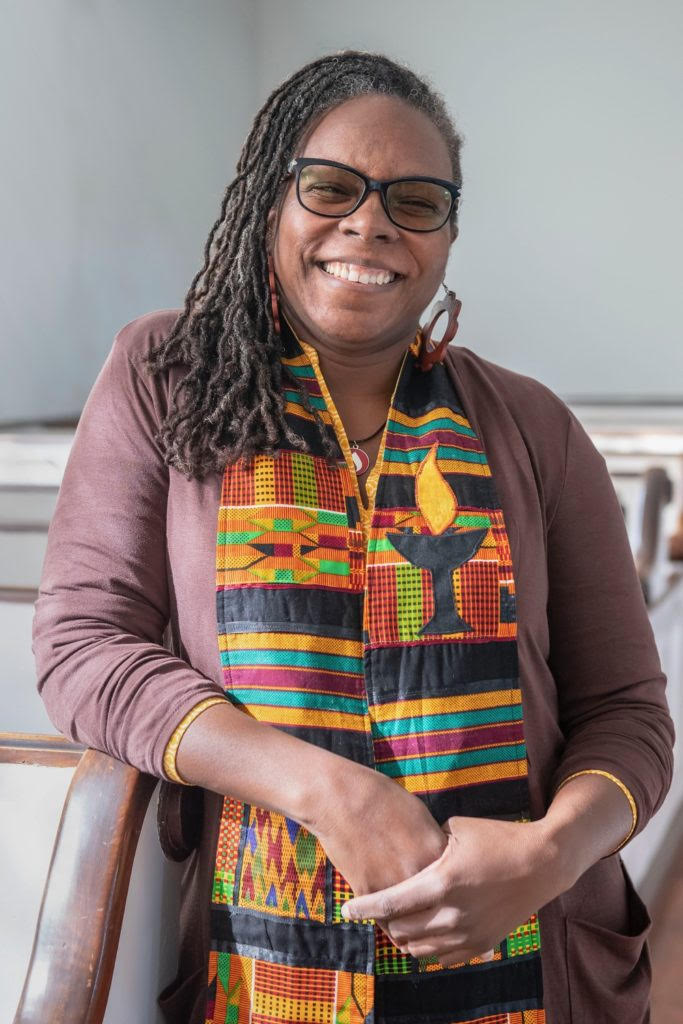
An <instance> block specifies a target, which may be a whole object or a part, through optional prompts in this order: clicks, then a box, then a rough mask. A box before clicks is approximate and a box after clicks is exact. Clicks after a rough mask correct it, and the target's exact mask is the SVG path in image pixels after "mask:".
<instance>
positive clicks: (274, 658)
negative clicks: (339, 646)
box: [221, 648, 363, 675]
mask: <svg viewBox="0 0 683 1024" xmlns="http://www.w3.org/2000/svg"><path fill="white" fill-rule="evenodd" d="M221 664H222V665H253V666H255V667H256V666H258V665H281V666H283V667H285V668H322V669H326V670H328V671H332V672H335V671H336V672H354V673H356V674H358V675H360V674H362V672H363V659H362V658H350V657H347V656H345V655H342V654H324V653H319V652H316V651H285V650H267V649H263V648H251V649H247V650H244V651H221Z"/></svg>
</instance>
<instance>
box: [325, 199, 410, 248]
mask: <svg viewBox="0 0 683 1024" xmlns="http://www.w3.org/2000/svg"><path fill="white" fill-rule="evenodd" d="M339 230H340V231H342V232H343V233H344V234H345V235H352V236H354V237H356V238H362V239H363V240H364V241H371V240H376V239H379V240H380V241H385V242H391V241H394V240H395V239H396V238H398V237H399V232H398V228H397V227H396V225H395V224H392V222H391V221H390V220H389V218H388V217H387V214H386V210H385V209H384V206H383V204H382V197H381V195H380V193H379V192H378V191H376V190H373V191H370V192H368V193H367V195H366V196H365V198H364V199H363V202H362V203H361V204H360V206H359V207H358V208H357V209H356V210H354V211H353V213H350V214H349V215H348V216H347V217H342V218H341V219H340V221H339Z"/></svg>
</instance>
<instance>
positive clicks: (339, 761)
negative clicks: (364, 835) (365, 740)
mask: <svg viewBox="0 0 683 1024" xmlns="http://www.w3.org/2000/svg"><path fill="white" fill-rule="evenodd" d="M316 749H317V750H318V754H319V757H318V758H317V759H316V762H317V763H316V762H314V763H312V764H311V774H310V783H309V785H307V786H306V789H305V792H303V793H302V795H301V798H300V800H299V808H298V809H299V816H298V817H297V819H296V820H297V821H299V822H301V824H302V825H303V826H304V828H306V829H308V831H309V832H312V833H313V834H314V835H316V836H318V838H321V837H323V836H325V835H328V834H330V833H331V832H332V831H333V830H334V829H335V828H339V820H340V811H341V809H342V808H343V817H344V819H345V820H348V818H349V817H351V818H352V820H354V821H362V820H363V808H364V807H365V806H366V803H365V801H366V799H367V794H369V790H370V784H371V783H375V784H377V783H378V782H379V781H380V779H381V778H383V776H380V775H379V774H378V773H377V772H375V771H373V770H372V769H370V768H366V767H365V766H364V765H361V764H358V763H357V762H355V761H351V760H349V759H348V758H345V757H341V756H339V755H338V754H333V753H331V752H330V751H326V750H322V749H318V748H316ZM375 795H376V793H375Z"/></svg>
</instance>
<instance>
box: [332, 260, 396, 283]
mask: <svg viewBox="0 0 683 1024" xmlns="http://www.w3.org/2000/svg"><path fill="white" fill-rule="evenodd" d="M318 266H319V267H320V268H321V270H324V271H325V273H326V274H329V275H330V277H336V278H338V279H339V280H340V281H352V282H354V283H356V284H379V285H387V284H391V283H392V281H395V280H396V279H397V278H398V277H399V276H400V275H399V274H394V273H393V272H392V271H391V270H382V269H375V268H374V267H361V266H358V265H357V264H356V263H319V264H318Z"/></svg>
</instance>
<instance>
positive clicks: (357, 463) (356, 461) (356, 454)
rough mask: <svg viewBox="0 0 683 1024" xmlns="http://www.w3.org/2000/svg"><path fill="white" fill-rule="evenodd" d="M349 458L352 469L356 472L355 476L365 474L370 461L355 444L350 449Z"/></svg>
mask: <svg viewBox="0 0 683 1024" xmlns="http://www.w3.org/2000/svg"><path fill="white" fill-rule="evenodd" d="M351 458H352V460H353V468H354V469H355V471H356V476H360V475H361V473H365V471H366V470H367V469H368V468H369V466H370V459H369V458H368V456H367V453H366V452H364V451H363V449H362V448H359V447H358V445H357V444H354V446H353V447H352V449H351Z"/></svg>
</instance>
